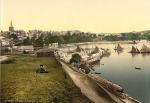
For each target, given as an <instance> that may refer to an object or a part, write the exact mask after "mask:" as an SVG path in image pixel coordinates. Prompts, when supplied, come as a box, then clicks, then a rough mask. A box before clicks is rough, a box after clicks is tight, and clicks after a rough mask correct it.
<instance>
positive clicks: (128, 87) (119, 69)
mask: <svg viewBox="0 0 150 103" xmlns="http://www.w3.org/2000/svg"><path fill="white" fill-rule="evenodd" d="M97 46H99V47H104V48H109V49H110V50H111V55H110V56H109V57H105V58H103V59H102V60H101V62H100V63H99V64H97V65H95V66H94V68H95V70H96V72H100V73H102V74H101V75H102V76H103V77H104V78H106V79H108V80H111V81H112V82H114V83H117V84H120V85H121V86H122V87H123V88H124V89H125V92H127V93H128V94H129V95H130V96H132V97H134V98H135V99H137V100H139V101H141V102H142V103H150V55H142V54H138V55H132V54H130V53H128V52H129V51H130V50H131V46H132V44H122V45H121V46H122V47H123V48H124V51H123V52H122V53H117V52H115V51H114V47H115V44H105V45H104V44H102V45H100V44H99V45H97ZM136 46H138V47H139V48H141V46H142V43H141V44H138V45H136ZM147 46H149V47H150V44H147ZM83 47H85V48H86V46H83ZM102 64H104V65H102ZM135 67H140V68H141V70H137V69H135Z"/></svg>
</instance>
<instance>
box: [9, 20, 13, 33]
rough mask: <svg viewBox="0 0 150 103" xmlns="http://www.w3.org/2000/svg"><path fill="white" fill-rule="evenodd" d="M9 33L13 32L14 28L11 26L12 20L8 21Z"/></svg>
mask: <svg viewBox="0 0 150 103" xmlns="http://www.w3.org/2000/svg"><path fill="white" fill-rule="evenodd" d="M9 31H11V32H12V31H14V27H13V25H12V20H11V21H10V26H9Z"/></svg>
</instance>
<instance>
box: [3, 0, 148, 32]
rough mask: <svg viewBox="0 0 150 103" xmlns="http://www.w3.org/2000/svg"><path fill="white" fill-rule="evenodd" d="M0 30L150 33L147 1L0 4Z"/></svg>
mask: <svg viewBox="0 0 150 103" xmlns="http://www.w3.org/2000/svg"><path fill="white" fill-rule="evenodd" d="M0 1H1V5H0V7H1V12H0V17H1V27H2V29H3V30H8V26H9V25H10V20H11V19H12V21H13V25H14V27H15V28H16V29H24V30H28V29H41V30H59V31H60V30H81V31H85V32H88V31H89V32H126V31H140V30H148V29H150V0H0Z"/></svg>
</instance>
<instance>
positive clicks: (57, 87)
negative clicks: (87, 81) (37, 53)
mask: <svg viewBox="0 0 150 103" xmlns="http://www.w3.org/2000/svg"><path fill="white" fill-rule="evenodd" d="M13 58H14V62H12V63H10V64H2V65H1V76H2V78H1V83H2V84H1V92H2V93H1V94H2V95H1V99H9V100H32V101H35V102H42V103H46V102H48V103H52V102H53V103H91V101H90V100H89V99H88V98H86V97H85V96H83V95H82V94H81V92H80V90H79V89H78V88H77V87H76V86H75V85H74V83H73V82H72V80H71V79H70V78H69V77H68V76H66V74H65V73H64V71H63V69H62V68H61V66H60V65H58V64H57V62H56V61H55V60H54V59H53V58H50V57H47V58H46V57H43V58H37V57H31V56H25V55H14V56H13ZM39 64H43V65H44V66H46V67H47V69H48V71H49V73H47V74H37V73H36V72H35V71H36V67H37V66H38V65H39Z"/></svg>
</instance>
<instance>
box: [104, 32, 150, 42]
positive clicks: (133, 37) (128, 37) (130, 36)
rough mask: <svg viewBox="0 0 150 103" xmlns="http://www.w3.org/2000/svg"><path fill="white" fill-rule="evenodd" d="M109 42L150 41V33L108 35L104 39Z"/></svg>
mask: <svg viewBox="0 0 150 103" xmlns="http://www.w3.org/2000/svg"><path fill="white" fill-rule="evenodd" d="M103 40H107V41H125V40H150V32H147V33H143V34H141V33H132V32H131V33H121V34H120V35H107V36H104V37H103Z"/></svg>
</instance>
